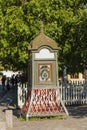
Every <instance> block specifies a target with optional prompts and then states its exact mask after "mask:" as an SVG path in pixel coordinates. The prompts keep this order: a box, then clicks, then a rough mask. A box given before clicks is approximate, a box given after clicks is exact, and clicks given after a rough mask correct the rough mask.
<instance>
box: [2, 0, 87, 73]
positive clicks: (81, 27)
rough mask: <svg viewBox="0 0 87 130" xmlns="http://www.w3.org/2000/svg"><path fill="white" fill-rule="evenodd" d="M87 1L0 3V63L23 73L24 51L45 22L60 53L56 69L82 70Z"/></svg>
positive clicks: (85, 52) (86, 43)
mask: <svg viewBox="0 0 87 130" xmlns="http://www.w3.org/2000/svg"><path fill="white" fill-rule="evenodd" d="M86 3H87V1H86V0H83V1H82V0H77V1H75V0H74V1H72V0H45V1H44V0H0V7H1V8H0V61H1V62H2V65H3V66H4V67H7V68H9V69H15V70H17V69H26V67H27V62H28V54H27V52H26V48H27V47H28V45H29V43H30V42H31V41H32V39H34V38H35V36H36V35H37V34H38V33H39V30H40V21H43V22H44V30H45V33H46V34H47V35H48V36H49V37H51V38H53V39H54V40H55V41H56V42H57V43H58V46H59V47H60V48H61V49H60V50H59V53H58V54H59V56H58V57H59V68H60V71H62V68H63V65H66V66H67V71H68V72H73V73H74V72H76V71H77V72H78V71H82V70H83V69H84V65H83V64H84V61H85V62H86V57H87V49H86V48H87V24H86V23H87V8H86Z"/></svg>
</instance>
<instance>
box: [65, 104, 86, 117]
mask: <svg viewBox="0 0 87 130" xmlns="http://www.w3.org/2000/svg"><path fill="white" fill-rule="evenodd" d="M66 108H67V110H68V112H69V115H70V116H72V117H74V118H84V117H87V105H77V106H75V105H74V106H68V107H66Z"/></svg>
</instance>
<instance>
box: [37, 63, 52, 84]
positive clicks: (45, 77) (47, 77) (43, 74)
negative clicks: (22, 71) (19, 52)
mask: <svg viewBox="0 0 87 130" xmlns="http://www.w3.org/2000/svg"><path fill="white" fill-rule="evenodd" d="M51 69H52V66H51V64H39V75H38V78H39V82H40V83H41V82H42V83H43V82H51V80H52V79H51V78H52V76H51V71H52V70H51Z"/></svg>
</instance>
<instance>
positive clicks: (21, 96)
mask: <svg viewBox="0 0 87 130" xmlns="http://www.w3.org/2000/svg"><path fill="white" fill-rule="evenodd" d="M59 90H60V96H61V99H62V101H63V102H64V104H65V105H78V104H79V105H80V104H87V83H85V82H82V83H81V82H80V83H79V84H78V83H68V84H65V85H64V84H61V85H59ZM27 91H28V83H19V84H18V89H17V100H18V107H19V108H22V107H23V105H24V103H25V100H26V98H27Z"/></svg>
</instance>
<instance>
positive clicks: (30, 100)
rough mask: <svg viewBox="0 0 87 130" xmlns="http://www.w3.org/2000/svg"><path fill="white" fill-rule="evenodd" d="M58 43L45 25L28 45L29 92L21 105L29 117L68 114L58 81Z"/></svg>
mask: <svg viewBox="0 0 87 130" xmlns="http://www.w3.org/2000/svg"><path fill="white" fill-rule="evenodd" d="M57 52H58V46H57V43H56V42H55V41H54V40H53V39H51V38H49V37H48V36H46V35H45V33H44V31H43V26H41V30H40V34H39V35H38V36H37V37H36V38H35V39H34V40H33V41H31V43H30V45H29V47H28V54H29V64H28V65H29V66H28V68H29V69H28V93H27V99H26V102H25V104H24V106H23V108H22V114H23V115H25V116H26V119H28V118H29V117H32V116H34V117H35V116H41V117H42V116H55V115H68V112H67V109H66V107H65V106H64V104H63V102H62V100H61V96H60V92H59V89H58V87H59V84H58V55H57Z"/></svg>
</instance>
